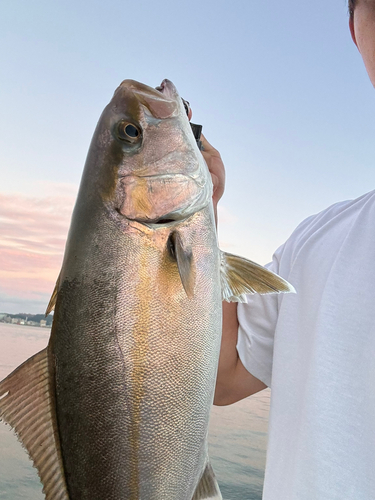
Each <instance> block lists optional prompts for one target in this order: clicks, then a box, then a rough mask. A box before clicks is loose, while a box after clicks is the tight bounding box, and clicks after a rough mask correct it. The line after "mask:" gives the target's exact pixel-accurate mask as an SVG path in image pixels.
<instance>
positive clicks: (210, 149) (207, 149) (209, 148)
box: [201, 134, 220, 158]
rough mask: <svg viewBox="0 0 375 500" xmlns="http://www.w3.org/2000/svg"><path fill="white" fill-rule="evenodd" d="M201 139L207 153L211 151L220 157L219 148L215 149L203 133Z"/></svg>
mask: <svg viewBox="0 0 375 500" xmlns="http://www.w3.org/2000/svg"><path fill="white" fill-rule="evenodd" d="M201 141H202V145H203V148H204V149H203V151H204V152H205V153H209V154H210V155H211V156H215V157H219V158H220V153H219V151H218V150H217V149H215V148H214V147H213V146H212V145H211V144H210V143H209V142H208V140H207V139H206V138H205V136H204V135H203V134H201Z"/></svg>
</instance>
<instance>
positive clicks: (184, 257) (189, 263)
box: [168, 231, 196, 299]
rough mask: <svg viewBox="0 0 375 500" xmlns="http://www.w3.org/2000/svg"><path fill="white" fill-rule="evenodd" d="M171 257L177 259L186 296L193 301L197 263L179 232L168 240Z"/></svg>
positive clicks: (172, 234) (174, 233)
mask: <svg viewBox="0 0 375 500" xmlns="http://www.w3.org/2000/svg"><path fill="white" fill-rule="evenodd" d="M168 249H169V253H170V255H171V256H172V257H173V258H174V259H176V261H177V267H178V272H179V274H180V278H181V282H182V286H183V287H184V290H185V292H186V295H187V296H188V297H189V299H191V298H192V297H193V295H194V286H195V277H196V272H195V263H194V258H193V252H192V250H191V248H185V246H184V245H183V243H182V239H181V236H180V235H179V233H178V232H177V231H174V232H173V233H171V235H170V237H169V240H168Z"/></svg>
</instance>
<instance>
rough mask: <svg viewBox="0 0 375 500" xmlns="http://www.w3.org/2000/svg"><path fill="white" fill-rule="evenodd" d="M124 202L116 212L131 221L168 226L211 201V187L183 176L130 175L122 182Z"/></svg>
mask: <svg viewBox="0 0 375 500" xmlns="http://www.w3.org/2000/svg"><path fill="white" fill-rule="evenodd" d="M120 182H121V188H122V189H121V191H122V194H123V198H122V199H123V201H122V203H121V206H120V207H119V208H118V209H117V211H118V212H119V213H120V214H121V215H123V216H124V217H126V218H127V219H129V220H135V221H137V222H142V223H146V224H167V223H170V222H174V221H180V220H183V219H186V218H187V217H189V216H190V215H192V214H193V213H195V212H198V211H199V210H201V209H202V208H204V207H205V206H207V204H208V203H209V200H210V199H211V195H212V186H210V185H209V184H208V183H204V184H203V185H202V184H201V183H200V182H199V179H193V178H192V177H189V176H187V175H183V174H173V175H171V174H165V175H157V176H142V177H141V176H136V175H128V176H125V177H123V178H122V179H121V181H120Z"/></svg>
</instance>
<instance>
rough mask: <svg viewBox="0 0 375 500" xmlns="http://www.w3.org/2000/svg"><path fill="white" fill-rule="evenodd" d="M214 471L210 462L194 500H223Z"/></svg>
mask: <svg viewBox="0 0 375 500" xmlns="http://www.w3.org/2000/svg"><path fill="white" fill-rule="evenodd" d="M222 498H223V497H222V496H221V493H220V489H219V485H218V484H217V481H216V477H215V474H214V471H213V469H212V467H211V464H210V463H209V462H208V464H207V465H206V468H205V470H204V472H203V476H202V477H201V480H200V481H199V484H198V486H197V489H196V490H195V493H194V496H193V498H192V500H222Z"/></svg>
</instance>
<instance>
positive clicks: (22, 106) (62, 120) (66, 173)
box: [0, 0, 375, 313]
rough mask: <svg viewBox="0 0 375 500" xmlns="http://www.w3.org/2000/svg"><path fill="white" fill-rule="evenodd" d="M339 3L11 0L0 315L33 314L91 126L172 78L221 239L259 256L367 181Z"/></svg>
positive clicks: (374, 175)
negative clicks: (204, 171)
mask: <svg viewBox="0 0 375 500" xmlns="http://www.w3.org/2000/svg"><path fill="white" fill-rule="evenodd" d="M346 11H347V7H346V2H345V0H334V1H330V2H327V0H315V2H302V1H301V0H290V1H289V2H280V0H268V1H265V2H258V1H253V0H248V1H246V2H244V1H243V0H234V1H232V2H227V1H222V0H216V1H204V0H199V1H198V0H192V1H189V2H176V1H175V0H173V1H172V0H165V1H163V2H161V3H160V2H153V1H150V0H143V1H142V0H139V1H137V2H130V1H127V0H121V1H120V0H118V1H117V0H108V1H106V2H102V1H98V0H93V1H91V2H84V1H83V0H74V1H73V0H64V1H55V2H51V1H47V0H35V1H34V2H29V1H26V0H13V1H12V2H6V3H5V2H3V3H2V6H1V8H0V42H1V46H2V48H3V50H2V51H1V53H0V64H1V68H2V72H1V73H2V77H1V79H0V90H1V92H0V100H1V102H0V105H1V116H0V169H1V183H0V312H13V313H15V312H30V313H39V312H43V311H44V310H45V307H46V304H47V303H48V300H49V296H50V294H51V293H52V290H53V287H54V282H55V280H56V278H57V275H58V273H59V269H60V266H61V261H62V256H63V250H64V244H65V239H66V235H67V231H68V227H69V222H70V215H71V211H72V208H73V204H74V200H75V196H76V193H77V189H78V184H79V180H80V176H81V173H82V168H83V164H84V160H85V156H86V153H87V150H88V147H89V143H90V139H91V136H92V133H93V131H94V128H95V125H96V122H97V120H98V118H99V116H100V113H101V111H102V109H103V108H104V106H105V105H106V104H107V103H108V101H109V100H110V99H111V96H112V94H113V91H114V90H115V88H116V87H117V86H118V84H119V83H120V82H121V81H122V80H123V79H125V78H132V79H135V80H139V81H142V82H143V83H146V84H148V85H151V86H157V85H159V84H160V82H161V81H162V80H163V79H164V78H169V79H170V80H172V81H173V82H174V83H175V85H176V86H177V88H178V89H179V91H180V94H181V95H182V96H183V97H184V98H186V99H188V100H189V101H190V103H191V105H192V108H193V113H194V117H193V121H194V122H196V123H201V124H203V131H204V133H205V134H206V136H207V138H208V139H209V140H210V142H212V144H213V145H215V146H216V147H217V148H218V149H219V150H220V152H221V153H222V156H223V159H224V162H225V165H226V170H227V187H226V193H225V195H224V198H223V200H222V204H221V207H220V213H219V217H220V225H219V235H220V240H221V246H222V248H224V249H227V250H229V251H231V252H233V253H239V254H242V255H245V256H247V257H249V258H251V259H253V260H256V261H258V262H260V263H266V262H267V261H269V260H270V258H271V256H272V253H273V251H274V250H275V249H276V248H277V246H279V245H280V244H281V243H283V241H284V240H285V239H286V238H287V237H288V236H289V234H290V233H291V231H292V230H293V229H294V228H295V227H296V225H297V224H298V223H299V222H301V221H302V220H303V219H304V218H305V217H307V216H309V215H311V214H313V213H316V212H318V211H320V210H322V209H324V208H325V207H327V206H329V205H330V204H332V203H334V202H336V201H340V200H344V199H349V198H355V197H357V196H360V195H361V194H363V193H365V192H367V191H370V190H372V189H373V188H375V185H374V184H375V183H374V180H375V168H374V157H375V155H374V153H375V141H374V134H375V120H374V115H375V101H374V98H375V93H374V89H373V88H372V85H371V83H370V81H369V79H368V77H367V74H366V72H365V69H364V67H363V64H362V61H361V58H360V56H359V54H358V51H357V49H356V47H355V46H354V44H353V43H352V41H351V39H350V35H349V30H348V18H347V12H346Z"/></svg>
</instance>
